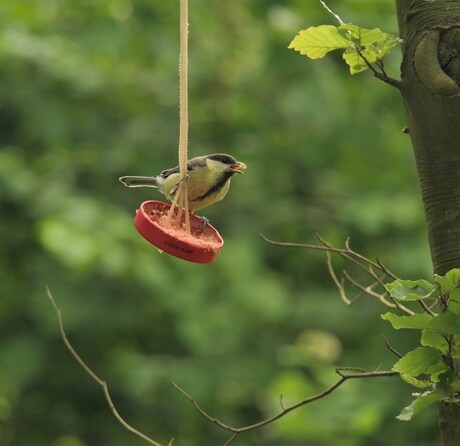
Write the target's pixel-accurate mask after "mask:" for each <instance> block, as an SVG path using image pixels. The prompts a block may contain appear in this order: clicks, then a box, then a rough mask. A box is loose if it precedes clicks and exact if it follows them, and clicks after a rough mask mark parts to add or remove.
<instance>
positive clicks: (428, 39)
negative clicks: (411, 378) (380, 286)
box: [396, 0, 460, 446]
mask: <svg viewBox="0 0 460 446" xmlns="http://www.w3.org/2000/svg"><path fill="white" fill-rule="evenodd" d="M396 8H397V14H398V23H399V30H400V35H401V38H402V39H403V40H404V44H403V61H402V65H401V94H402V96H403V100H404V105H405V109H406V120H407V125H408V128H409V132H410V136H411V141H412V146H413V150H414V155H415V160H416V164H417V170H418V175H419V179H420V187H421V192H422V199H423V204H424V209H425V218H426V224H427V231H428V240H429V244H430V251H431V257H432V261H433V269H434V272H435V273H436V274H445V273H446V272H447V271H449V270H450V269H452V268H460V86H459V85H460V1H459V0H396ZM438 409H439V427H440V431H441V438H442V442H443V445H444V446H454V445H456V446H458V445H459V444H460V406H459V405H457V404H448V403H444V402H442V403H440V404H439V405H438Z"/></svg>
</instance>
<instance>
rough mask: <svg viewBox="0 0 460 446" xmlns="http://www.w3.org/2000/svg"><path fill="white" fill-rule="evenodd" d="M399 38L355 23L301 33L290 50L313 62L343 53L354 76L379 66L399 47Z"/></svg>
mask: <svg viewBox="0 0 460 446" xmlns="http://www.w3.org/2000/svg"><path fill="white" fill-rule="evenodd" d="M400 42H401V40H400V39H399V38H398V37H395V36H392V35H391V34H387V33H384V32H382V30H381V29H380V28H374V29H367V28H363V27H361V26H359V25H353V24H351V23H342V24H341V25H339V26H333V25H321V26H312V27H310V28H308V29H306V30H303V31H300V32H299V33H298V34H297V36H296V37H295V38H294V40H293V41H292V42H291V43H290V45H289V48H291V49H294V50H296V51H299V52H300V54H303V55H305V56H308V57H309V58H310V59H321V58H322V57H324V56H325V55H326V54H327V53H329V52H330V51H334V50H339V49H341V50H343V59H344V60H345V62H346V63H347V65H348V66H349V68H350V73H351V74H356V73H361V72H362V71H365V70H367V69H368V68H371V67H372V65H374V64H376V65H378V66H382V63H383V62H382V61H383V58H384V57H385V56H386V55H387V54H388V53H389V52H390V51H391V49H392V48H393V47H395V46H396V45H398V44H399V43H400Z"/></svg>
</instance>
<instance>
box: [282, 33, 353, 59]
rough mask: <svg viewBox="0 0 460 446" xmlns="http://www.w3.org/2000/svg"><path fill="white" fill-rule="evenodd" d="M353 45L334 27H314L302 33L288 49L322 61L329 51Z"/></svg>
mask: <svg viewBox="0 0 460 446" xmlns="http://www.w3.org/2000/svg"><path fill="white" fill-rule="evenodd" d="M350 46H351V43H350V42H349V40H347V39H346V38H344V37H343V35H341V34H340V33H339V30H338V28H337V27H335V26H332V25H321V26H312V27H310V28H308V29H305V30H303V31H300V32H299V33H298V34H297V36H296V37H295V38H294V40H293V41H292V42H291V43H290V45H289V46H288V48H291V49H294V50H295V51H298V52H299V53H300V54H303V55H305V56H308V57H309V58H310V59H321V58H322V57H324V56H325V55H326V54H327V53H328V52H329V51H333V50H337V49H345V48H349V47H350Z"/></svg>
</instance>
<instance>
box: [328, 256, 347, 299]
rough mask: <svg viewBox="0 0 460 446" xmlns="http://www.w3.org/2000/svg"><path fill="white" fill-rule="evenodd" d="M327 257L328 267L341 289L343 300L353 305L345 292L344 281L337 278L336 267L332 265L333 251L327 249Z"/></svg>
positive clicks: (338, 287)
mask: <svg viewBox="0 0 460 446" xmlns="http://www.w3.org/2000/svg"><path fill="white" fill-rule="evenodd" d="M326 257H327V268H328V270H329V274H330V276H331V278H332V280H333V281H334V283H335V285H336V286H337V289H338V290H339V294H340V297H341V298H342V300H343V301H344V302H345V303H346V304H347V305H349V306H351V304H352V301H351V300H350V299H348V297H347V295H346V293H345V287H344V286H343V282H341V281H339V279H338V278H337V276H336V274H335V271H334V267H333V266H332V259H331V253H330V252H329V251H326Z"/></svg>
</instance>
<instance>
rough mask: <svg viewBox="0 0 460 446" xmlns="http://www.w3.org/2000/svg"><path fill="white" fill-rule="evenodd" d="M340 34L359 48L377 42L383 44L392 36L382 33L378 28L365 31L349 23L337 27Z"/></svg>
mask: <svg viewBox="0 0 460 446" xmlns="http://www.w3.org/2000/svg"><path fill="white" fill-rule="evenodd" d="M339 30H340V32H341V34H342V35H343V36H344V37H345V36H346V35H348V36H350V37H351V38H352V39H353V41H354V42H355V43H357V44H359V45H360V46H367V45H371V44H373V43H377V42H385V41H387V40H389V39H390V38H393V36H390V35H389V34H386V33H384V32H382V30H381V29H379V28H374V29H367V28H362V27H361V26H359V25H352V24H351V23H343V24H342V25H340V26H339Z"/></svg>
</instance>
